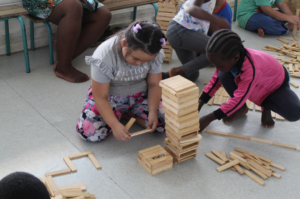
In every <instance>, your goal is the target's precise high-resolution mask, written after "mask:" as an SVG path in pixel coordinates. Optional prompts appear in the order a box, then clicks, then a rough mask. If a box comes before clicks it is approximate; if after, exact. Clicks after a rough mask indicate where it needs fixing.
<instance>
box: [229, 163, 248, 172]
mask: <svg viewBox="0 0 300 199" xmlns="http://www.w3.org/2000/svg"><path fill="white" fill-rule="evenodd" d="M230 161H233V160H230ZM232 168H235V169H236V171H237V172H238V173H239V174H241V175H243V174H245V171H244V169H242V167H240V166H239V165H234V166H233V167H232Z"/></svg>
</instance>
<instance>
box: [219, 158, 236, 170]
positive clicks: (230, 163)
mask: <svg viewBox="0 0 300 199" xmlns="http://www.w3.org/2000/svg"><path fill="white" fill-rule="evenodd" d="M237 164H239V161H238V160H233V161H232V162H229V163H227V164H224V165H222V166H220V167H218V168H217V171H218V172H221V171H224V170H226V169H229V168H230V167H233V166H234V165H237Z"/></svg>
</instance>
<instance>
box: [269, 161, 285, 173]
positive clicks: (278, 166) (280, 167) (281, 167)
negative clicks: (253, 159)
mask: <svg viewBox="0 0 300 199" xmlns="http://www.w3.org/2000/svg"><path fill="white" fill-rule="evenodd" d="M270 165H271V166H272V167H274V168H276V169H279V170H281V171H284V170H285V167H284V166H281V165H279V164H276V163H274V162H271V164H270Z"/></svg>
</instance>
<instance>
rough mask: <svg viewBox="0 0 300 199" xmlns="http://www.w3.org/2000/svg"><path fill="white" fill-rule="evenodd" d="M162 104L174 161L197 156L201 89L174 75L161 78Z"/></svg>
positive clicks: (199, 136) (168, 148)
mask: <svg viewBox="0 0 300 199" xmlns="http://www.w3.org/2000/svg"><path fill="white" fill-rule="evenodd" d="M159 85H160V86H161V87H162V104H163V109H164V112H165V122H166V127H165V128H166V135H167V137H168V138H166V139H165V144H166V145H165V147H164V148H165V149H166V150H167V151H168V152H169V153H170V154H171V155H172V156H173V160H174V162H175V163H180V162H183V161H185V160H188V159H190V158H193V157H196V154H197V148H198V146H199V142H200V141H201V139H202V136H201V135H198V131H199V127H200V125H199V115H198V105H199V104H198V100H199V88H198V87H197V86H196V85H195V84H194V83H193V82H191V81H189V80H187V79H185V78H183V77H181V76H175V77H172V78H169V79H166V80H162V81H161V82H160V84H159Z"/></svg>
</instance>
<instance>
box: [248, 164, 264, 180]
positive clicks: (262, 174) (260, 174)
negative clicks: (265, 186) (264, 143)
mask: <svg viewBox="0 0 300 199" xmlns="http://www.w3.org/2000/svg"><path fill="white" fill-rule="evenodd" d="M249 167H250V169H251V170H252V171H253V172H255V173H256V174H257V175H259V176H260V177H262V178H263V179H265V180H266V179H268V176H266V175H265V174H264V173H262V172H261V171H259V170H257V169H256V168H254V167H253V166H251V165H249Z"/></svg>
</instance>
